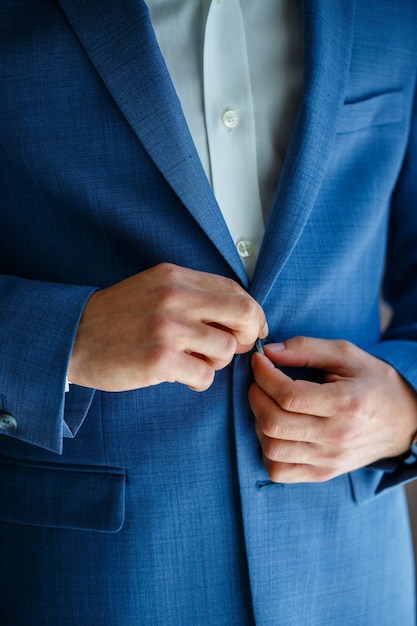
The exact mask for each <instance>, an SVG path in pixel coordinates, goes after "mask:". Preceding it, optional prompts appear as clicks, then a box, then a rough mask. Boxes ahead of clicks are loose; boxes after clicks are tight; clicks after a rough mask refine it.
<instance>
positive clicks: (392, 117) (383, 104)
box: [337, 90, 405, 134]
mask: <svg viewBox="0 0 417 626" xmlns="http://www.w3.org/2000/svg"><path fill="white" fill-rule="evenodd" d="M403 93H404V92H403V91H401V90H397V91H389V92H385V93H381V94H378V95H376V96H372V97H371V98H366V99H365V100H358V101H356V102H348V103H346V104H344V106H343V108H342V111H341V114H340V117H339V123H338V127H337V133H339V134H342V133H352V132H356V131H358V130H361V129H363V128H368V127H370V126H384V125H386V124H398V123H399V122H401V121H402V120H403V119H404V115H405V103H404V98H403V97H402V96H403Z"/></svg>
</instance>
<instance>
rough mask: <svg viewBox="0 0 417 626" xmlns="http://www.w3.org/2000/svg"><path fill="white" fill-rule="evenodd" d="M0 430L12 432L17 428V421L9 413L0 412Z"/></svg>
mask: <svg viewBox="0 0 417 626" xmlns="http://www.w3.org/2000/svg"><path fill="white" fill-rule="evenodd" d="M0 430H2V431H3V432H4V433H14V432H15V431H16V430H17V422H16V420H15V418H14V417H12V416H11V415H9V413H0Z"/></svg>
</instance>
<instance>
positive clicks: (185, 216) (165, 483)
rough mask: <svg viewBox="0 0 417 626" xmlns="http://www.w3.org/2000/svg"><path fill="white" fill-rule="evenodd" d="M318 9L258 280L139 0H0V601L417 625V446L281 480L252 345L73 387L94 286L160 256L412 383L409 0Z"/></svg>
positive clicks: (67, 617) (414, 283)
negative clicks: (130, 383)
mask: <svg viewBox="0 0 417 626" xmlns="http://www.w3.org/2000/svg"><path fill="white" fill-rule="evenodd" d="M303 24H304V48H305V79H304V89H303V99H302V102H301V105H300V109H299V111H298V116H297V120H296V123H295V127H294V130H293V134H292V138H291V142H290V146H289V149H288V154H287V157H286V160H285V164H284V168H283V172H282V175H281V179H280V183H279V187H278V189H277V193H276V197H275V201H274V206H273V209H272V213H271V217H270V221H269V223H268V226H267V231H266V235H265V239H264V242H263V246H262V249H261V252H260V256H259V261H258V266H257V269H256V273H255V276H254V279H253V282H252V284H251V285H250V286H249V285H248V282H247V278H246V276H245V274H244V271H243V268H242V266H241V263H240V261H239V259H238V256H237V253H236V250H235V248H234V245H233V242H232V240H231V238H230V236H229V234H228V231H227V228H226V226H225V224H224V221H223V218H222V216H221V213H220V211H219V208H218V206H217V204H216V201H215V199H214V196H213V194H212V192H211V189H210V186H209V184H208V182H207V179H206V177H205V175H204V171H203V169H202V167H201V164H200V163H199V160H198V156H197V154H196V151H195V148H194V145H193V142H192V140H191V137H190V135H189V132H188V129H187V126H186V123H185V120H184V117H183V114H182V111H181V107H180V104H179V101H178V99H177V97H176V94H175V91H174V89H173V86H172V84H171V82H170V79H169V76H168V74H167V70H166V67H165V65H164V62H163V60H162V57H161V55H160V52H159V50H158V47H157V43H156V40H155V37H154V35H153V32H152V28H151V24H150V21H149V16H148V12H147V8H146V4H145V3H144V2H143V0H120V2H110V1H109V0H88V2H86V1H85V0H59V1H58V2H56V1H52V0H2V2H1V3H0V58H1V63H0V84H1V92H0V183H1V184H0V189H1V192H0V215H1V224H2V228H1V229H0V264H1V270H2V276H1V278H0V293H1V302H2V306H1V307H0V335H1V361H0V402H1V407H0V408H1V409H2V410H5V411H8V412H10V413H11V414H12V415H13V416H14V417H15V418H16V420H17V422H18V430H17V431H16V433H15V434H13V435H6V434H4V435H2V436H0V454H1V462H0V476H1V484H2V490H1V493H2V499H1V501H0V554H1V563H2V567H1V572H0V623H2V624H5V625H7V626H27V624H31V626H56V625H59V626H86V625H89V624H92V625H93V624H94V626H96V625H98V626H143V625H148V624H152V625H156V624H161V625H164V626H166V625H167V624H169V625H171V624H172V625H177V624H178V625H181V626H184V625H189V626H199V625H201V626H210V625H212V626H218V625H220V624H226V625H228V626H234V625H236V626H245V625H253V624H255V623H256V624H257V626H269V625H273V626H301V625H304V624H308V625H309V626H327V625H329V626H334V625H337V626H352V625H353V624H354V625H355V626H397V625H399V624H401V626H412V625H413V624H414V623H415V607H414V582H413V562H412V549H411V541H410V532H409V527H408V517H407V507H406V502H405V498H404V493H403V488H402V485H401V483H402V482H404V481H406V480H409V479H411V478H413V477H414V476H415V475H416V469H415V467H414V466H413V465H406V464H403V463H402V462H401V460H399V459H397V460H395V461H393V462H390V463H386V464H385V466H384V464H379V465H378V466H375V467H372V468H365V469H362V470H359V471H357V472H354V473H353V474H351V475H344V476H341V477H339V478H337V479H335V480H332V481H330V482H328V483H324V484H312V485H307V484H300V485H290V486H283V485H275V484H272V483H271V482H270V481H269V480H268V476H267V474H266V471H265V468H264V466H263V464H262V459H261V454H260V450H259V445H258V442H257V438H256V436H255V432H254V428H253V418H252V415H251V412H250V409H249V405H248V401H247V388H248V385H249V384H250V380H251V368H250V357H249V356H248V355H241V356H238V357H236V358H235V359H234V361H233V363H232V364H231V365H230V366H229V367H227V368H226V369H225V370H223V371H222V372H219V373H218V374H217V375H216V380H215V383H214V385H213V386H212V387H211V388H210V389H209V390H207V391H206V392H204V393H202V394H196V393H193V392H192V391H190V390H189V389H186V388H183V387H182V386H180V385H176V384H174V385H168V384H164V385H160V386H158V387H154V388H148V389H144V390H139V391H134V392H127V393H121V394H110V393H100V392H97V391H94V390H88V389H81V388H78V387H76V386H73V387H72V388H71V391H70V392H69V393H68V394H67V395H65V392H64V388H65V373H66V368H67V363H68V359H69V356H70V353H71V348H72V344H73V340H74V335H75V332H76V328H77V324H78V321H79V318H80V315H81V314H82V311H83V308H84V306H85V303H86V301H87V299H88V298H89V297H90V295H91V294H92V293H93V292H94V290H95V289H97V288H102V287H105V286H107V285H110V284H113V283H115V282H116V281H118V280H120V279H122V278H125V277H126V276H129V275H132V274H134V273H136V272H139V271H141V270H144V269H146V268H148V267H151V266H153V265H155V264H157V263H159V262H162V261H170V262H173V263H177V264H179V265H184V266H187V267H191V268H195V269H199V270H204V271H209V272H214V273H218V274H222V275H224V276H230V277H231V278H234V279H235V280H238V281H240V282H241V283H242V284H243V285H245V286H246V287H248V288H249V289H250V291H251V293H253V295H254V296H255V297H256V298H257V299H258V300H259V301H260V302H261V303H262V305H263V306H264V308H265V311H266V314H267V317H268V321H269V325H270V329H271V335H272V336H274V337H275V338H276V339H277V340H279V339H284V338H286V337H289V336H291V335H294V334H306V335H313V336H318V337H326V338H344V339H348V340H351V341H353V342H355V343H356V344H358V345H359V346H361V347H362V348H364V349H367V350H369V351H370V352H371V353H373V354H375V355H377V356H379V357H380V358H383V359H385V360H387V361H388V362H390V363H392V364H393V365H394V366H395V367H396V368H398V370H399V371H400V372H401V373H402V374H403V375H404V376H405V377H406V378H407V379H408V380H409V381H410V382H411V384H413V385H414V386H415V387H416V388H417V342H416V339H417V272H416V263H417V246H416V245H415V242H416V241H417V210H416V208H417V207H416V198H417V187H416V181H417V142H416V131H415V128H416V122H417V120H416V112H415V110H414V111H413V106H414V105H413V101H414V98H415V95H414V94H415V87H416V71H417V38H416V32H417V6H416V3H415V2H413V1H412V0H406V1H404V2H401V3H396V2H394V1H393V0H383V1H381V0H378V1H376V0H371V1H369V2H366V3H364V2H353V1H352V0H335V1H334V2H325V0H314V1H312V0H311V1H310V0H304V2H303ZM389 226H390V229H389V233H390V236H389V237H388V227H389ZM387 253H388V256H387ZM386 258H387V265H386V263H385V261H386ZM384 277H385V280H384ZM383 283H384V293H385V294H386V297H387V298H388V299H389V301H390V302H391V303H392V305H393V306H394V309H395V311H394V316H393V321H392V324H391V326H390V328H389V329H388V331H387V334H386V336H384V337H381V334H380V316H379V308H378V299H379V294H380V290H381V287H382V285H383ZM305 375H306V376H309V375H310V373H308V372H306V373H305Z"/></svg>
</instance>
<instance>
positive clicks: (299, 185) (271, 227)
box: [252, 0, 355, 303]
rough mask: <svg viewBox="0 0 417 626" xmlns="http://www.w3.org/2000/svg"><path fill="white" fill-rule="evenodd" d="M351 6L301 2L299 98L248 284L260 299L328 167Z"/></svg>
mask: <svg viewBox="0 0 417 626" xmlns="http://www.w3.org/2000/svg"><path fill="white" fill-rule="evenodd" d="M354 5H355V2H354V1H353V0H339V1H337V2H326V0H304V1H303V29H304V85H303V97H302V101H301V104H300V109H299V112H298V116H297V120H296V123H295V127H294V131H293V134H292V139H291V142H290V145H289V148H288V153H287V157H286V160H285V163H284V168H283V171H282V174H281V179H280V182H279V186H278V190H277V194H276V197H275V202H274V206H273V209H272V212H271V216H270V220H269V223H268V226H267V230H266V233H265V237H264V241H263V244H262V249H261V252H260V255H259V260H258V264H257V269H256V272H255V276H254V280H253V284H252V293H253V295H254V296H255V297H256V298H257V299H258V300H259V302H261V303H263V302H264V301H265V299H266V297H267V296H268V293H269V291H270V289H271V287H272V285H273V284H274V281H275V280H276V279H277V277H278V275H279V273H280V272H281V270H282V268H283V267H284V265H285V263H286V262H287V260H288V257H289V255H290V254H291V251H292V250H293V248H294V246H295V245H296V243H297V241H298V239H299V237H300V235H301V233H302V230H303V228H304V225H305V223H306V221H307V219H308V217H309V215H310V213H311V210H312V208H313V205H314V202H315V199H316V197H317V193H318V191H319V189H320V185H321V182H322V179H323V176H324V173H325V170H326V163H327V159H328V157H329V153H330V148H331V145H332V140H333V137H334V134H335V131H336V125H337V119H338V115H339V112H340V110H341V107H342V105H343V100H344V93H345V84H346V80H347V76H348V72H349V66H350V55H351V46H352V34H353V17H354Z"/></svg>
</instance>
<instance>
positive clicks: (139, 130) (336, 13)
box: [59, 0, 355, 303]
mask: <svg viewBox="0 0 417 626" xmlns="http://www.w3.org/2000/svg"><path fill="white" fill-rule="evenodd" d="M59 3H60V5H61V8H62V10H63V11H64V13H65V14H66V17H67V19H68V21H69V22H70V24H71V26H72V28H73V29H74V31H75V33H76V34H77V36H78V38H79V40H80V42H81V43H82V45H83V46H84V48H85V50H86V52H87V54H88V55H89V57H90V59H91V61H92V62H93V64H94V65H95V67H96V69H97V71H98V73H99V74H100V76H101V78H102V80H103V82H104V83H105V84H106V86H107V88H108V89H109V91H110V92H111V94H112V96H113V98H114V100H115V101H116V103H117V104H118V106H119V107H120V109H121V110H122V112H123V114H124V115H125V117H126V119H127V120H128V122H129V123H130V125H131V127H132V129H133V131H134V132H135V133H136V135H137V137H138V138H139V140H140V141H141V143H142V145H143V146H144V147H145V149H146V150H147V151H148V153H149V155H150V157H151V159H152V160H153V161H154V163H155V164H156V166H157V167H158V168H159V169H160V171H161V173H162V174H163V176H164V177H165V179H166V180H167V182H168V183H169V184H170V185H171V187H172V189H173V190H174V191H175V192H176V194H177V195H178V197H179V198H180V199H181V201H182V202H183V204H184V205H185V206H186V208H187V209H188V211H189V212H190V213H191V214H192V215H193V217H194V219H195V220H196V221H197V222H198V224H199V225H200V226H201V228H202V229H203V230H204V231H205V232H206V234H207V235H208V236H209V238H210V239H211V240H212V242H213V243H214V245H215V246H216V247H217V249H218V250H219V252H220V253H221V254H222V255H223V256H224V257H225V258H226V260H227V261H228V263H229V264H230V265H231V267H232V268H233V270H234V271H235V273H236V274H237V276H238V277H239V279H240V280H241V282H242V283H243V284H246V285H247V278H246V274H245V272H244V270H243V267H242V264H241V262H240V259H239V257H238V255H237V252H236V250H235V246H234V245H233V241H232V239H231V237H230V235H229V232H228V229H227V227H226V225H225V223H224V220H223V218H222V216H221V213H220V210H219V207H218V205H217V203H216V201H215V198H214V196H213V193H212V191H211V188H210V185H209V182H208V180H207V177H206V175H205V173H204V170H203V167H202V165H201V163H200V160H199V157H198V154H197V152H196V149H195V146H194V143H193V141H192V138H191V136H190V133H189V131H188V127H187V124H186V121H185V118H184V116H183V113H182V109H181V105H180V102H179V100H178V97H177V95H176V92H175V89H174V87H173V85H172V82H171V79H170V77H169V74H168V70H167V68H166V65H165V62H164V60H163V58H162V55H161V53H160V51H159V47H158V44H157V42H156V39H155V35H154V33H153V29H152V25H151V21H150V17H149V12H148V9H147V6H146V4H145V2H144V1H143V0H136V1H135V2H133V1H129V0H120V2H109V1H104V0H89V1H88V2H85V0H59ZM354 5H355V2H354V0H338V1H337V2H332V3H326V2H325V0H304V1H303V16H304V17H303V22H304V24H303V28H304V88H303V97H302V101H301V104H300V108H299V112H298V116H297V120H296V123H295V127H294V130H293V134H292V139H291V142H290V145H289V148H288V153H287V157H286V160H285V163H284V168H283V171H282V174H281V179H280V183H279V186H278V189H277V193H276V197H275V201H274V206H273V209H272V212H271V216H270V220H269V223H268V227H267V230H266V233H265V237H264V242H263V245H262V249H261V252H260V255H259V259H258V265H257V270H256V272H255V276H254V280H253V283H252V287H251V291H252V293H253V295H254V296H255V297H256V298H257V299H258V300H259V302H261V303H263V302H264V301H265V299H266V297H267V296H268V293H269V291H270V289H271V287H272V285H273V283H274V281H275V280H276V279H277V277H278V276H279V273H280V271H281V270H282V268H283V267H284V265H285V263H286V261H287V259H288V257H289V255H290V254H291V251H292V250H293V248H294V246H295V245H296V243H297V241H298V239H299V237H300V235H301V233H302V230H303V228H304V225H305V223H306V221H307V219H308V217H309V215H310V212H311V210H312V208H313V205H314V202H315V199H316V197H317V193H318V190H319V188H320V185H321V181H322V178H323V175H324V172H325V168H326V163H327V159H328V156H329V152H330V146H331V144H332V139H333V137H334V134H335V129H336V123H337V118H338V114H339V111H340V109H341V106H342V104H343V97H344V87H345V83H346V79H347V76H348V71H349V64H350V50H351V44H352V32H353V15H354ZM115 51H117V52H115Z"/></svg>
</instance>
